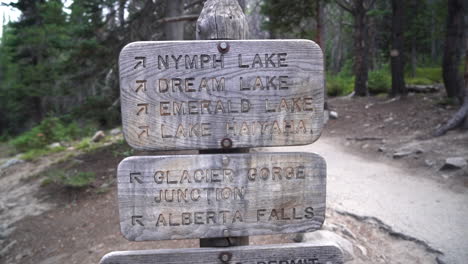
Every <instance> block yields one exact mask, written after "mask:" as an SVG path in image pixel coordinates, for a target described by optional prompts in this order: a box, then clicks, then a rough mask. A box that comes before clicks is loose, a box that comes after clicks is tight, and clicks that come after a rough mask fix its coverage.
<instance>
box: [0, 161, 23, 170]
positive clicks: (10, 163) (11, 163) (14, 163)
mask: <svg viewBox="0 0 468 264" xmlns="http://www.w3.org/2000/svg"><path fill="white" fill-rule="evenodd" d="M20 163H24V160H21V159H17V158H12V159H9V160H7V162H5V163H3V164H2V165H1V166H0V170H4V169H6V168H9V167H11V166H13V165H16V164H20Z"/></svg>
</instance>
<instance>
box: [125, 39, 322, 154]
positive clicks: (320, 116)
mask: <svg viewBox="0 0 468 264" xmlns="http://www.w3.org/2000/svg"><path fill="white" fill-rule="evenodd" d="M223 41H228V42H232V43H235V42H238V43H240V42H294V41H295V42H304V43H310V44H312V46H313V49H314V50H318V51H320V52H318V53H319V54H320V58H318V60H320V61H321V62H322V63H321V68H322V79H323V81H324V85H323V91H322V92H323V95H322V98H323V101H324V103H325V93H326V85H325V80H326V78H325V74H326V73H325V61H324V53H323V50H322V48H321V47H320V46H319V45H318V44H317V43H316V42H315V41H313V40H309V39H249V40H179V41H173V40H165V41H134V42H131V43H128V44H126V45H125V46H124V47H123V48H122V50H121V51H120V53H119V59H118V63H119V93H120V92H121V89H122V88H121V86H120V83H121V77H120V75H121V74H120V71H121V69H120V64H121V62H122V54H123V53H124V52H125V51H126V50H127V49H130V48H132V47H133V46H137V45H142V44H153V43H167V44H171V43H174V44H177V43H188V42H197V43H219V42H223ZM120 107H121V108H123V106H122V104H121V105H120ZM122 110H123V109H121V111H122ZM324 111H325V109H324V104H322V106H321V107H320V113H322V114H321V115H320V114H319V120H320V121H321V122H320V123H319V125H320V130H319V132H318V133H317V134H316V135H315V136H313V137H311V140H310V142H307V143H298V144H288V145H277V144H263V145H250V146H242V145H241V146H240V147H233V149H236V148H259V147H282V146H291V147H293V146H306V145H310V144H313V143H315V142H316V141H317V140H318V139H319V138H320V137H321V135H322V133H323V129H324V127H325V122H324V121H325V120H324V117H323V113H324ZM122 133H123V136H124V139H125V142H127V144H128V145H129V146H130V147H132V148H133V149H136V150H140V151H172V150H174V151H177V150H206V149H223V148H222V147H221V146H220V145H219V147H218V148H210V147H202V146H193V147H190V146H178V147H144V146H139V145H135V144H134V142H133V141H132V140H128V136H127V134H128V132H127V129H125V127H124V126H122Z"/></svg>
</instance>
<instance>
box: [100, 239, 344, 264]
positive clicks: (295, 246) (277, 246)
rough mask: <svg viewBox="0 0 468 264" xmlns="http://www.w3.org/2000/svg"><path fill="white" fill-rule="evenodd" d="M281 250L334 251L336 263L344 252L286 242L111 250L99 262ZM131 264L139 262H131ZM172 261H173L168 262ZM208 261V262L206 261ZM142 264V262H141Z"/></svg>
mask: <svg viewBox="0 0 468 264" xmlns="http://www.w3.org/2000/svg"><path fill="white" fill-rule="evenodd" d="M271 249H273V250H275V249H277V250H283V249H311V250H320V251H325V250H328V251H334V253H333V254H335V255H337V260H336V262H337V263H344V253H343V250H342V249H341V248H340V247H339V246H337V245H336V244H333V243H331V242H330V243H327V242H325V243H310V242H306V243H286V244H271V245H247V246H240V247H229V248H215V247H211V248H176V249H150V250H128V251H113V252H110V253H107V254H106V255H104V256H103V257H102V258H101V261H100V262H99V264H111V263H113V262H114V261H116V260H114V259H115V258H119V257H121V256H124V257H131V256H135V257H138V256H146V255H149V256H151V255H160V254H174V255H175V254H184V253H185V254H197V253H198V254H207V253H211V254H217V253H220V254H221V253H224V252H230V253H238V252H242V251H245V250H251V251H259V252H261V251H262V250H271ZM132 263H133V264H140V263H135V262H132ZM168 263H173V262H170V261H169V262H168ZM207 263H209V262H207ZM142 264H143V263H142Z"/></svg>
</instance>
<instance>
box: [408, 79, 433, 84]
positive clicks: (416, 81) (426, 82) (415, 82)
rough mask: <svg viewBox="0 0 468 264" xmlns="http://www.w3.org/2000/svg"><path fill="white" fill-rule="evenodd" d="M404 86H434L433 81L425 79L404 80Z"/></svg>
mask: <svg viewBox="0 0 468 264" xmlns="http://www.w3.org/2000/svg"><path fill="white" fill-rule="evenodd" d="M405 82H406V84H412V85H430V84H434V82H433V81H431V80H429V79H427V78H420V77H416V78H406V79H405Z"/></svg>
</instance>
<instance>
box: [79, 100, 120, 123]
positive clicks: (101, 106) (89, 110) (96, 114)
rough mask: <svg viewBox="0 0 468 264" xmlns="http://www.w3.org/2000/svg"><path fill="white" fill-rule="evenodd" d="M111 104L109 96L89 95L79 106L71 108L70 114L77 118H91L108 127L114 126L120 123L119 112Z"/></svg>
mask: <svg viewBox="0 0 468 264" xmlns="http://www.w3.org/2000/svg"><path fill="white" fill-rule="evenodd" d="M111 105H112V102H111V101H110V100H109V97H105V96H95V97H89V98H88V99H87V100H86V101H85V102H84V103H83V104H82V105H81V106H78V107H76V108H75V109H73V111H72V116H73V117H74V118H77V119H78V118H84V119H86V120H92V121H94V122H96V123H98V124H99V125H101V126H105V127H108V128H110V127H115V126H116V125H119V124H120V123H121V122H120V112H119V111H117V110H116V109H113V108H112V107H111Z"/></svg>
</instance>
